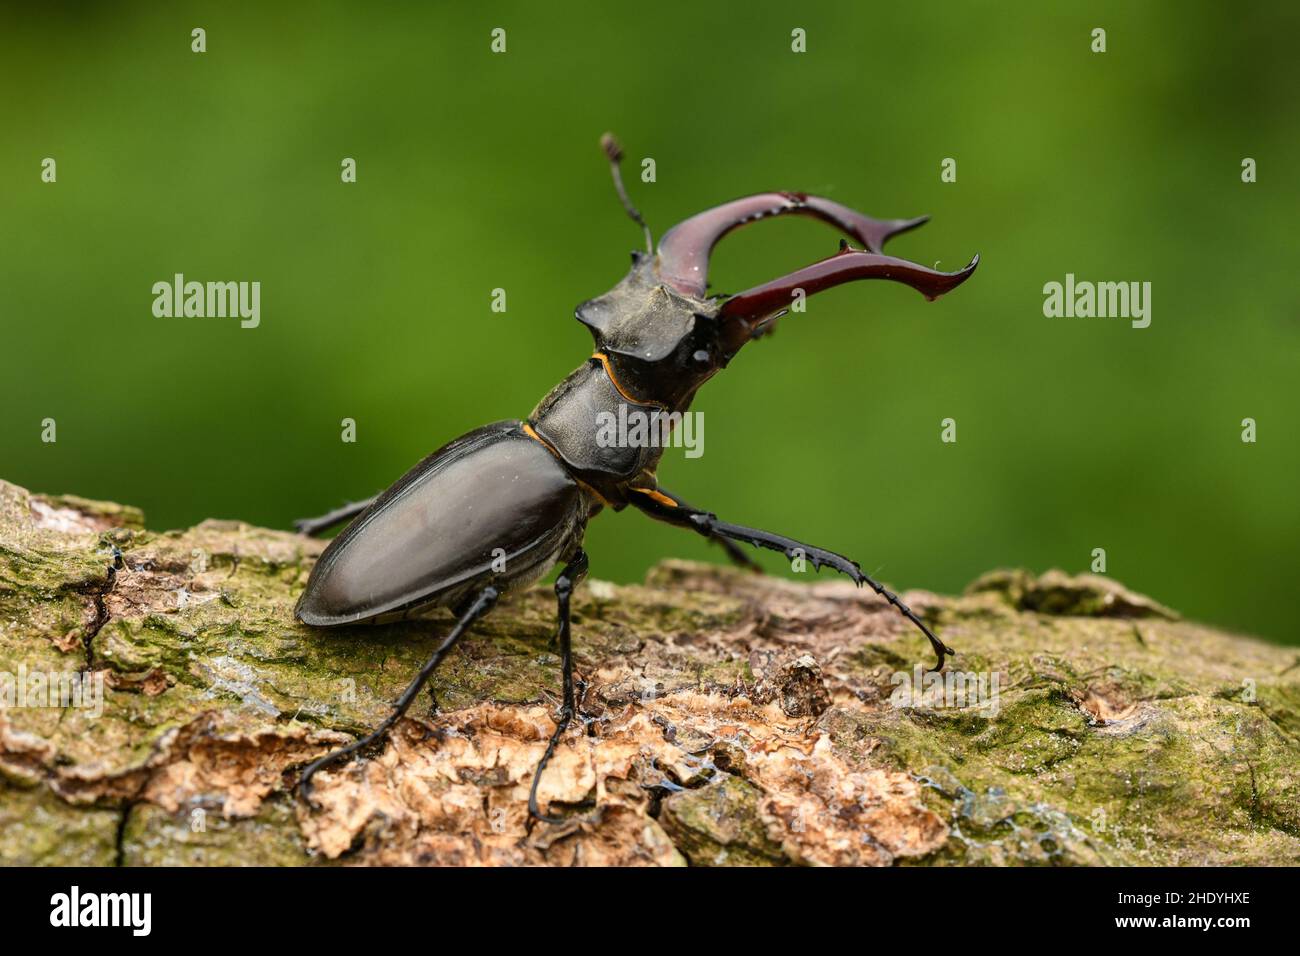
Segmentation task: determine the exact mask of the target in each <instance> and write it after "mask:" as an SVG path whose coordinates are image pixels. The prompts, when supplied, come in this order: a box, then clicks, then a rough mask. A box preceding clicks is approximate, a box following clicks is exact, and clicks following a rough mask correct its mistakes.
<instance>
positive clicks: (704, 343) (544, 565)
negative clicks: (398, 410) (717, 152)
mask: <svg viewBox="0 0 1300 956" xmlns="http://www.w3.org/2000/svg"><path fill="white" fill-rule="evenodd" d="M602 145H603V147H604V149H605V152H606V154H607V155H608V157H609V160H610V167H611V170H612V172H613V177H614V186H615V189H616V190H617V192H618V195H619V199H620V200H621V201H622V203H623V206H624V208H625V209H626V211H627V213H628V215H629V216H631V217H632V219H633V220H634V221H635V222H636V223H637V224H638V225H640V226H641V228H642V230H643V231H644V233H645V241H646V249H645V251H644V252H639V251H638V252H634V253H633V254H632V269H631V271H630V272H629V273H628V274H627V276H626V277H625V278H624V279H623V281H621V282H620V283H619V284H618V285H616V286H615V287H614V288H613V289H611V290H610V291H609V292H607V293H605V294H604V295H602V296H598V297H597V298H594V299H591V300H589V301H587V302H584V303H583V304H582V305H580V306H578V309H577V318H578V321H580V322H581V323H582V324H583V325H585V326H587V328H588V329H590V330H591V334H592V337H593V338H594V339H595V352H594V354H593V355H592V356H591V358H589V359H588V360H587V361H585V362H583V364H582V365H580V366H579V367H578V368H577V370H576V371H574V372H573V373H572V374H571V375H570V376H569V377H568V378H566V379H565V380H564V381H563V382H561V383H560V384H559V385H557V386H556V387H555V388H554V389H553V390H552V391H551V393H550V394H549V395H547V396H546V397H545V398H543V399H542V400H541V402H540V403H539V404H538V405H537V407H536V408H535V409H533V412H532V414H531V415H529V416H528V418H527V419H525V420H523V421H503V422H497V423H496V424H494V425H488V426H485V427H484V428H480V429H478V430H477V431H473V432H470V433H469V434H468V435H465V436H464V437H462V438H458V439H456V440H455V441H453V442H451V443H450V444H448V445H444V446H443V447H442V448H440V449H439V450H438V451H436V452H434V453H433V454H432V455H430V456H429V457H427V458H425V459H424V460H423V461H421V462H420V463H419V464H418V465H416V466H415V467H414V468H412V469H411V470H410V471H409V472H407V473H406V474H405V475H404V476H402V478H400V479H399V480H398V481H397V483H396V484H394V485H393V486H392V487H391V488H389V489H388V490H387V491H385V492H384V493H383V494H381V495H379V496H377V497H375V498H372V499H370V500H368V501H361V502H357V503H355V504H352V505H348V506H346V507H344V508H340V509H338V510H337V511H333V512H331V513H329V514H327V515H323V516H321V517H320V518H315V519H310V520H306V521H300V522H298V529H299V530H300V531H302V532H303V533H306V534H313V533H317V532H320V531H323V530H325V529H327V528H329V527H331V526H332V525H335V524H338V523H340V522H342V521H344V520H347V519H350V518H351V519H354V520H352V522H351V524H349V525H348V526H347V528H346V529H345V530H344V531H343V532H342V533H341V534H340V535H339V536H338V537H336V538H335V539H334V540H333V541H331V542H330V544H329V546H328V547H327V548H326V549H325V551H324V553H323V554H322V555H321V557H320V560H319V561H318V562H317V563H316V566H315V568H313V569H312V573H311V577H310V579H309V580H308V582H307V587H306V590H305V591H304V592H303V594H302V597H301V598H300V599H299V601H298V606H297V610H296V612H295V613H296V614H297V617H298V619H299V620H301V621H302V622H303V623H305V624H309V625H312V626H315V627H330V626H335V625H342V624H356V623H359V622H377V623H382V622H385V621H392V620H398V619H401V618H406V617H410V616H413V615H417V614H420V613H422V612H425V611H427V610H429V609H431V608H435V607H445V608H449V609H451V611H452V612H453V613H454V614H455V616H456V623H455V624H454V626H453V627H452V628H451V631H450V632H449V633H448V634H447V636H446V637H445V638H444V639H443V641H442V642H441V643H440V644H439V645H438V647H437V649H436V650H435V651H434V653H433V656H432V657H430V658H429V660H428V662H426V663H425V665H424V667H423V668H421V670H420V672H419V674H418V675H416V677H415V679H414V680H413V681H412V682H411V684H410V686H409V687H407V688H406V690H405V691H404V692H403V694H402V696H401V697H400V698H399V699H398V701H397V704H396V706H395V708H394V710H393V712H392V713H391V714H390V715H389V716H388V718H387V719H385V720H384V722H383V723H382V724H380V725H379V727H378V728H376V729H375V730H374V732H372V733H371V734H369V735H367V736H365V737H363V738H361V739H359V740H357V741H355V742H354V743H352V744H349V745H348V746H346V747H343V748H341V749H339V750H336V751H334V752H332V753H330V754H327V755H326V756H324V757H322V758H321V759H319V760H317V761H316V762H315V763H313V764H311V765H310V766H309V767H307V769H306V770H305V771H304V772H303V775H302V784H301V788H300V790H301V793H302V795H303V796H304V798H305V799H308V800H310V798H311V797H310V795H311V780H312V777H313V775H314V774H315V773H316V772H317V771H318V770H320V769H321V768H322V767H325V766H328V765H330V764H333V763H335V762H337V761H338V760H340V759H342V758H344V757H346V756H348V755H350V754H352V753H355V752H357V751H359V750H362V749H363V748H365V747H367V746H369V745H371V744H373V743H376V742H378V741H381V740H383V739H384V738H385V737H386V735H387V733H388V731H389V730H390V729H391V728H392V726H393V725H394V724H395V723H396V722H397V721H398V719H400V718H401V716H402V715H403V714H405V713H406V711H407V709H408V708H409V707H410V706H411V702H412V701H413V700H414V699H415V696H416V695H417V694H418V693H419V691H420V688H421V687H423V686H424V684H425V682H426V681H427V680H428V679H429V677H430V675H431V674H432V673H433V672H434V670H435V669H436V668H437V666H438V664H439V663H440V662H441V661H442V659H443V657H444V656H445V655H446V654H447V652H448V651H449V650H451V648H452V646H453V645H454V644H455V643H456V641H457V640H458V639H459V638H460V637H461V636H462V635H463V634H464V633H465V632H466V631H467V630H468V629H469V628H470V627H471V626H472V625H473V623H474V622H475V621H476V620H478V619H479V618H480V617H482V616H483V615H484V614H486V613H487V612H488V611H490V610H491V609H492V606H493V605H494V604H495V603H496V601H497V599H498V598H499V597H500V596H501V595H502V594H503V593H505V592H506V591H509V590H512V589H515V588H519V587H522V586H525V585H527V584H530V583H532V582H534V581H536V580H537V579H539V578H540V577H542V576H543V575H545V574H546V573H547V572H548V571H549V570H550V569H551V568H552V567H554V566H555V565H557V564H559V565H561V567H562V570H561V571H560V573H559V576H558V577H557V578H556V581H555V594H556V598H557V602H558V618H559V623H558V634H557V641H558V644H559V651H560V657H561V662H562V665H561V666H562V672H563V697H564V699H563V703H562V707H561V710H560V715H559V721H558V723H557V725H556V728H555V733H554V734H553V735H552V736H551V739H550V742H549V743H548V744H547V747H546V751H545V754H544V755H543V757H542V759H541V761H540V762H539V763H538V765H537V769H536V771H535V772H534V774H533V781H532V789H531V792H530V794H529V800H528V807H529V810H530V812H531V813H532V814H533V815H534V816H537V817H540V818H541V819H543V820H552V818H551V817H548V816H545V815H543V814H542V813H541V812H540V811H539V809H538V806H537V784H538V781H539V780H540V779H541V776H542V771H543V770H544V769H545V767H546V764H547V761H548V760H549V759H550V757H551V755H552V754H553V753H554V751H555V747H556V744H557V743H558V741H559V740H560V737H561V735H562V734H563V733H564V731H565V729H566V728H567V727H568V725H569V722H570V721H571V720H572V719H573V716H574V711H575V703H574V679H573V654H572V649H571V646H570V634H569V600H570V597H571V595H572V593H573V589H574V587H575V585H576V584H577V583H578V581H579V580H581V578H582V577H583V575H585V574H586V572H587V554H586V552H585V551H583V549H582V542H583V535H584V533H585V531H586V526H587V521H588V520H589V519H590V518H591V517H592V516H593V515H595V514H596V513H597V512H599V511H600V510H601V509H603V508H606V507H608V508H612V509H613V510H615V511H621V510H622V509H623V508H625V507H627V505H629V504H630V505H633V506H634V507H636V508H638V509H640V510H641V511H643V512H645V513H646V514H647V515H649V516H650V517H652V518H656V519H658V520H660V521H665V522H668V523H669V524H674V525H678V526H679V527H682V528H688V529H691V530H693V531H695V532H698V533H699V534H701V535H703V536H704V537H706V538H710V539H712V540H714V541H716V542H718V543H719V544H720V545H721V546H722V547H723V548H725V549H726V551H727V554H728V556H729V557H730V558H731V559H732V560H734V561H736V562H737V563H739V564H743V565H746V566H749V567H754V564H753V562H752V561H751V560H750V558H749V557H748V556H747V555H746V554H745V553H744V551H743V550H742V549H741V548H740V547H738V545H737V542H743V543H746V544H750V545H755V546H757V547H760V548H769V549H771V550H774V551H780V552H782V553H783V554H785V555H786V556H787V557H795V556H796V555H802V556H803V557H804V558H805V559H806V560H808V561H810V562H811V563H812V564H813V565H814V567H817V568H820V567H821V566H822V565H827V566H829V567H831V568H834V569H835V570H836V571H839V572H841V573H843V574H846V575H848V576H849V577H850V578H852V579H853V580H854V581H855V582H856V583H857V584H859V585H863V584H866V585H868V586H870V587H871V588H872V589H873V590H875V592H876V593H877V594H879V595H881V596H882V597H883V598H885V599H886V600H887V601H888V602H889V603H890V604H892V605H893V606H894V607H895V608H897V610H898V611H899V612H900V613H901V614H902V615H903V616H904V617H906V618H907V619H908V620H909V621H911V622H912V623H913V624H914V625H916V627H918V628H919V629H920V630H921V631H922V633H924V634H925V636H926V637H927V638H929V641H930V644H931V645H932V646H933V648H934V650H935V653H936V654H937V655H938V664H937V665H936V667H935V669H936V670H939V669H942V667H943V662H944V656H945V655H947V654H952V653H953V651H952V650H951V649H950V648H949V647H947V646H946V645H945V644H944V643H943V642H942V641H940V640H939V638H937V637H936V636H935V635H934V633H933V632H932V631H931V630H930V628H929V627H927V626H926V625H925V623H924V622H922V621H921V619H920V618H918V617H917V616H916V615H915V614H914V613H913V612H912V611H911V609H910V608H908V607H907V606H906V605H905V604H903V603H902V602H901V601H900V600H899V599H898V597H897V595H895V594H893V593H891V592H890V591H888V590H886V589H885V588H884V587H882V586H881V585H880V584H878V583H876V582H875V581H873V580H872V579H871V578H870V577H868V576H867V575H865V574H863V573H862V569H861V568H860V567H859V566H858V564H857V562H856V561H851V560H849V559H848V558H846V557H843V556H842V555H839V554H836V553H834V552H832V551H826V550H824V549H822V548H817V547H813V546H811V545H807V544H802V543H800V542H798V541H795V540H794V539H792V538H787V537H784V536H783V535H778V534H771V533H769V532H766V531H760V530H758V529H756V528H747V527H744V526H741V525H736V524H731V523H730V522H727V521H723V520H721V519H720V518H718V517H717V516H716V515H715V514H713V512H711V511H706V510H703V509H700V508H696V507H693V506H691V505H689V504H687V503H686V502H685V501H683V500H682V499H681V498H679V497H677V496H676V495H674V494H672V493H671V492H670V491H668V490H666V489H664V488H662V487H660V486H659V483H658V480H657V478H656V470H657V467H658V464H659V459H660V457H661V456H662V454H663V448H662V447H661V443H658V442H653V443H649V444H648V445H646V446H645V447H612V446H609V443H608V442H599V441H597V439H596V435H597V432H598V429H599V424H598V423H599V422H600V421H601V420H602V419H604V415H605V414H613V415H614V416H615V417H616V418H617V417H618V413H619V410H620V406H626V409H627V411H628V412H631V411H636V412H638V413H640V414H642V415H655V414H671V413H674V412H676V413H684V412H685V411H686V410H687V408H688V407H689V406H690V404H691V400H692V399H693V398H694V397H695V393H696V391H697V390H698V389H699V387H700V386H701V385H703V384H704V383H705V382H706V381H708V380H709V379H710V378H711V377H712V376H713V375H714V373H716V372H717V371H718V370H719V369H722V368H725V367H726V366H727V364H728V363H729V362H730V361H731V359H732V358H733V357H734V356H735V355H736V353H737V352H738V351H740V348H741V346H743V345H744V344H745V343H746V342H748V341H750V340H751V339H755V338H758V337H760V336H761V335H763V334H764V333H765V332H767V331H769V330H770V329H771V327H772V323H773V322H774V320H775V319H777V318H778V317H779V316H781V315H783V314H784V313H785V311H787V310H788V308H789V306H790V304H791V301H792V298H793V297H794V296H796V295H798V294H799V293H798V292H797V290H802V294H804V295H812V294H814V293H816V292H820V291H822V290H823V289H829V288H831V287H833V286H837V285H840V284H841V283H844V282H851V281H853V280H856V279H891V280H893V281H895V282H902V283H904V284H906V285H909V286H911V287H912V288H914V289H916V290H918V291H919V292H921V293H923V294H924V295H925V296H926V298H928V299H935V298H937V297H938V296H940V295H942V294H943V293H945V292H948V291H949V290H951V289H954V288H956V287H957V286H958V285H960V284H961V283H962V282H964V281H965V280H966V279H967V278H969V277H970V275H971V273H973V272H974V271H975V267H976V265H977V264H978V262H979V257H978V256H976V257H975V258H974V259H972V260H971V263H970V265H968V266H967V267H966V268H964V269H962V270H960V271H958V272H937V271H935V270H933V269H927V268H926V267H924V266H921V265H917V264H916V263H913V262H908V261H906V260H904V259H896V258H894V257H892V256H887V255H884V254H883V253H882V252H881V248H882V247H883V246H884V244H885V242H886V241H887V240H888V239H890V238H892V237H893V236H896V235H898V234H899V233H902V232H906V231H907V230H909V229H913V228H915V227H917V226H919V225H921V224H922V223H923V222H925V218H924V217H923V218H920V219H892V220H883V221H882V220H877V219H872V218H870V217H868V216H864V215H862V214H861V213H859V212H855V211H854V210H852V209H849V208H848V207H846V206H842V205H840V204H839V203H836V202H832V201H831V200H829V199H823V198H820V197H817V196H808V195H804V194H803V193H787V192H779V193H762V194H759V195H754V196H747V197H745V198H743V199H737V200H734V201H732V202H729V203H725V204H723V205H721V206H717V207H716V208H713V209H709V210H707V211H705V212H702V213H700V214H698V215H696V216H692V217H691V218H689V219H687V220H685V221H684V222H681V223H679V224H678V225H676V226H674V227H673V228H672V229H670V230H668V232H667V233H666V234H665V235H664V236H663V238H662V239H661V240H660V242H659V248H658V251H657V252H656V251H655V250H654V244H653V240H652V238H651V235H650V230H649V228H648V227H647V226H646V224H645V221H644V220H643V219H642V218H641V214H640V213H639V212H637V210H636V208H635V207H634V206H633V205H632V203H631V201H630V200H629V199H628V196H627V192H626V190H625V189H624V187H623V180H622V176H621V174H620V171H619V163H620V160H621V158H622V155H621V150H620V148H619V146H618V144H617V142H616V141H615V140H614V138H613V137H612V136H610V135H608V134H606V136H605V137H604V138H603V139H602ZM791 214H794V215H801V216H811V217H813V218H815V219H820V220H822V221H823V222H826V223H829V224H830V225H832V226H834V227H835V228H836V229H838V230H839V231H840V232H842V233H844V234H845V235H846V236H848V237H849V238H850V239H853V240H855V241H856V242H858V243H860V244H861V245H862V246H863V247H864V248H862V249H856V248H853V247H852V246H850V245H849V244H848V242H847V241H844V240H841V242H840V249H839V252H837V253H836V254H835V255H832V256H830V257H829V258H826V259H822V260H821V261H819V262H815V263H813V264H812V265H810V266H807V267H805V268H803V269H800V270H798V271H796V272H793V273H791V274H790V275H787V276H785V277H783V278H780V279H776V280H773V281H772V282H768V283H765V284H763V285H760V286H756V287H755V288H752V289H749V290H747V291H745V292H741V293H740V294H738V295H733V296H719V295H710V294H709V293H708V291H707V289H708V282H707V280H708V271H709V255H710V253H711V251H712V250H713V247H714V245H715V244H716V243H717V242H718V240H719V239H721V238H722V237H723V236H725V235H726V234H727V233H729V232H731V230H733V229H735V228H737V227H738V226H743V225H745V224H746V223H751V222H755V221H757V220H759V219H766V218H768V217H771V216H781V215H791ZM604 420H606V421H608V420H609V419H604Z"/></svg>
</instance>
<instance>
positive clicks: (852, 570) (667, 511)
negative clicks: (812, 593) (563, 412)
mask: <svg viewBox="0 0 1300 956" xmlns="http://www.w3.org/2000/svg"><path fill="white" fill-rule="evenodd" d="M628 490H629V498H628V500H629V501H631V502H632V504H634V505H636V506H637V508H639V509H640V510H641V511H644V512H645V513H646V514H648V515H649V516H650V517H652V518H657V519H658V520H660V521H665V522H667V523H669V524H674V525H677V526H678V527H682V528H691V529H692V530H694V531H697V532H699V533H700V534H702V535H704V536H705V537H706V538H715V537H717V538H727V539H730V540H732V541H744V542H746V543H748V544H752V545H754V546H756V547H759V548H767V549H768V550H770V551H780V552H781V553H782V554H784V555H785V556H786V557H787V558H790V559H792V560H793V559H794V558H796V557H802V558H804V559H805V560H807V561H810V562H812V565H813V567H815V568H820V567H821V566H822V565H826V566H827V567H830V568H834V569H835V570H836V571H839V572H840V573H841V574H846V575H848V576H849V577H850V578H852V579H853V581H854V583H855V584H857V585H858V586H859V587H860V586H862V585H863V584H865V585H867V586H868V587H870V588H871V589H872V590H873V591H875V592H876V593H877V594H879V595H880V596H881V597H883V598H884V599H885V600H886V601H888V602H889V603H890V604H892V605H893V606H894V607H895V608H897V609H898V611H899V613H900V614H902V615H903V617H905V618H907V619H908V620H909V621H911V622H912V623H913V624H915V625H916V626H917V627H918V628H920V630H921V633H922V634H924V635H925V636H926V638H927V639H928V640H929V641H930V646H931V647H933V648H934V652H935V654H936V655H937V656H938V658H939V662H938V664H936V665H935V666H934V668H933V669H934V670H936V671H939V670H943V661H944V657H945V655H949V654H955V653H956V651H954V650H953V649H952V648H950V647H949V646H948V645H946V644H944V643H943V641H941V640H939V638H937V637H935V635H934V632H933V631H931V630H930V628H929V627H927V626H926V624H925V622H924V621H922V620H921V619H920V618H919V617H917V616H916V614H915V613H913V611H912V609H911V608H909V607H908V606H907V605H906V604H904V603H903V602H902V601H900V600H899V599H898V595H897V594H895V593H894V592H893V591H890V590H888V589H887V588H885V587H884V586H883V585H881V584H879V583H877V582H876V581H874V580H872V579H871V577H870V576H868V575H866V574H864V573H863V572H862V568H860V567H859V566H858V563H857V562H856V561H853V560H850V559H849V558H846V557H844V555H842V554H836V553H835V552H834V551H827V550H825V549H824V548H818V547H814V546H813V545H809V544H803V543H802V542H799V541H795V540H794V539H793V538H787V537H785V536H784V535H779V534H772V533H771V532H769V531H760V530H759V529H757V528H747V527H745V526H744V525H738V524H731V523H730V522H727V521H722V520H721V519H719V518H718V516H717V515H715V514H713V513H712V512H710V511H702V510H701V509H699V508H693V507H691V506H690V505H688V504H687V503H686V502H684V501H682V500H681V499H680V498H678V497H677V496H676V495H673V494H670V493H668V492H665V491H664V490H663V489H661V488H660V489H651V488H630V489H628Z"/></svg>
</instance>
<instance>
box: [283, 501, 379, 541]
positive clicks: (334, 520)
mask: <svg viewBox="0 0 1300 956" xmlns="http://www.w3.org/2000/svg"><path fill="white" fill-rule="evenodd" d="M378 497H379V496H378V495H375V496H374V498H367V499H365V500H364V501H353V502H349V503H348V504H346V505H343V506H342V507H339V508H335V509H334V510H333V511H327V512H325V514H323V515H320V516H319V517H316V518H299V519H298V520H297V521H295V522H294V523H293V528H294V530H295V531H297V532H298V533H299V534H305V535H307V536H308V537H315V536H316V535H318V534H320V533H321V532H322V531H328V530H329V529H330V528H332V527H334V526H335V525H336V524H341V523H343V522H344V521H349V520H351V519H352V518H355V517H356V516H357V515H359V514H361V512H363V511H365V510H366V509H367V508H369V507H370V506H371V505H372V504H374V501H375V498H378Z"/></svg>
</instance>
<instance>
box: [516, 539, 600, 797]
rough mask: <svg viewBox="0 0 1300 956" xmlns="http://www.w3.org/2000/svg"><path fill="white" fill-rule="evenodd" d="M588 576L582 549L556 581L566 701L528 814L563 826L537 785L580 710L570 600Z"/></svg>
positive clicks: (537, 776)
mask: <svg viewBox="0 0 1300 956" xmlns="http://www.w3.org/2000/svg"><path fill="white" fill-rule="evenodd" d="M586 575H587V552H586V551H583V550H582V549H581V548H579V549H578V553H577V554H575V555H574V556H573V560H571V561H570V562H569V563H568V564H567V565H566V566H565V568H564V570H563V571H561V572H560V576H559V577H557V578H556V579H555V603H556V617H557V618H558V621H559V627H558V631H557V633H556V637H557V639H558V641H559V644H560V669H561V673H562V675H563V677H562V680H563V687H564V691H563V693H564V702H563V703H562V704H561V706H560V720H559V722H558V723H557V724H556V725H555V733H553V734H551V739H550V742H549V743H547V745H546V752H545V753H544V754H542V759H541V761H540V762H538V764H537V770H535V771H534V772H533V786H532V788H531V789H530V790H529V791H528V812H529V813H531V814H532V815H533V816H535V817H537V819H539V820H544V821H545V822H547V823H563V822H564V821H563V820H562V819H560V818H558V817H548V816H546V815H545V814H544V813H542V812H541V811H540V810H538V809H537V785H538V783H540V782H541V779H542V771H543V770H545V769H546V765H547V763H549V762H550V759H551V755H552V754H553V753H555V748H556V746H557V745H558V744H559V742H560V737H561V736H562V735H563V734H564V731H565V729H566V728H568V726H569V722H570V721H571V720H573V715H574V713H575V712H576V711H577V703H576V699H575V697H574V693H573V644H572V634H571V632H570V627H569V617H570V615H569V600H570V598H572V597H573V589H574V588H575V587H577V586H578V582H579V581H581V580H582V579H583V578H584V577H586Z"/></svg>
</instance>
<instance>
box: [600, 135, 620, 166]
mask: <svg viewBox="0 0 1300 956" xmlns="http://www.w3.org/2000/svg"><path fill="white" fill-rule="evenodd" d="M600 148H601V149H603V150H604V151H605V155H606V156H608V157H609V161H610V162H611V163H620V162H622V161H623V147H622V145H620V144H619V141H618V137H617V136H615V135H614V134H613V133H606V134H605V135H604V136H602V137H601V138H600Z"/></svg>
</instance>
